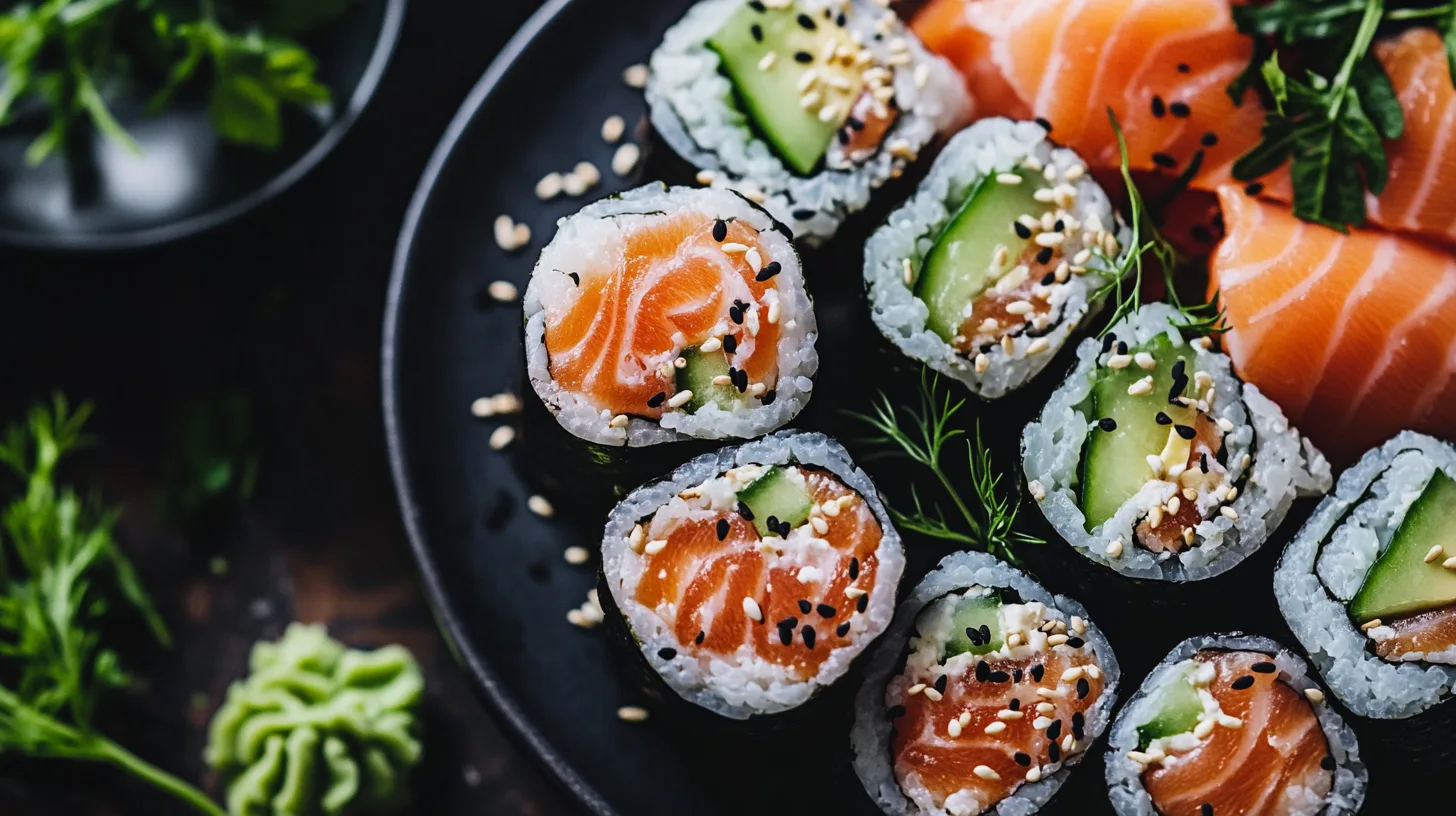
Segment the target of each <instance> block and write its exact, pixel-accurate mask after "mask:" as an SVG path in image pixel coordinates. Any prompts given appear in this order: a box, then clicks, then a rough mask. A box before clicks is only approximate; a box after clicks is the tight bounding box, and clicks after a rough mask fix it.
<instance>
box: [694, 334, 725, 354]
mask: <svg viewBox="0 0 1456 816" xmlns="http://www.w3.org/2000/svg"><path fill="white" fill-rule="evenodd" d="M720 348H723V340H722V338H718V337H709V338H708V339H707V340H704V341H703V344H702V345H700V346H698V350H699V351H701V352H703V353H704V354H712V353H713V352H715V351H717V350H718V349H720Z"/></svg>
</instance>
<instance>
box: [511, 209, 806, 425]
mask: <svg viewBox="0 0 1456 816" xmlns="http://www.w3.org/2000/svg"><path fill="white" fill-rule="evenodd" d="M682 211H698V212H702V213H705V214H708V215H709V217H714V218H719V219H722V220H725V221H741V222H743V223H744V224H746V225H748V226H749V227H751V228H752V229H754V230H756V231H757V233H758V240H759V241H760V242H761V243H762V244H763V245H764V247H765V248H766V249H767V250H769V252H770V254H771V255H772V256H773V257H775V258H780V259H782V266H783V271H782V272H780V273H779V274H778V275H777V276H776V277H775V279H774V280H775V285H774V287H773V288H771V289H770V290H769V293H766V294H765V303H764V304H763V305H764V306H767V305H768V299H769V298H774V299H776V300H777V303H778V307H779V319H778V324H777V325H778V328H779V332H780V337H779V341H778V352H777V363H778V366H777V367H778V381H777V383H775V384H774V385H773V390H774V391H775V399H774V400H773V401H772V402H771V403H769V404H763V403H762V402H760V401H757V400H753V399H745V400H742V401H739V402H737V403H736V406H737V407H736V408H734V409H732V410H725V409H723V408H720V407H719V406H718V405H717V404H716V403H713V402H708V404H706V405H704V406H703V407H701V408H699V409H698V410H697V411H695V412H691V413H690V412H686V411H668V412H665V413H664V414H663V416H662V418H661V420H660V421H653V420H651V419H648V418H645V417H639V416H630V415H629V419H628V421H627V423H626V425H625V427H623V426H622V425H621V423H620V421H619V422H618V423H616V424H614V423H613V419H614V413H613V412H612V411H610V410H607V409H605V408H602V407H599V406H597V405H594V404H593V403H592V402H591V401H590V400H588V399H587V398H586V397H585V396H583V395H581V394H578V393H575V392H573V391H570V390H568V389H565V388H562V387H561V386H560V385H558V384H557V382H556V381H555V380H554V379H553V377H552V375H551V360H550V355H549V353H548V351H547V348H546V320H547V316H546V312H547V304H549V303H562V302H570V298H572V297H574V295H575V292H576V291H577V290H578V289H579V284H578V282H577V281H576V279H574V278H572V277H571V276H570V274H568V273H571V272H573V271H575V270H579V269H583V268H591V267H594V266H605V265H607V264H610V263H612V262H613V261H614V260H615V257H614V256H613V254H612V253H613V252H614V251H616V250H615V248H617V247H619V246H620V245H621V242H622V237H623V235H624V233H625V232H626V231H627V230H630V229H631V228H632V227H633V226H635V225H637V224H645V223H650V222H651V220H652V219H653V218H656V217H659V216H661V215H662V214H663V213H668V214H671V213H676V212H682ZM524 307H525V320H526V371H527V374H528V375H529V377H530V380H531V386H532V387H533V388H534V389H535V390H536V393H537V395H538V396H540V398H541V401H542V402H543V403H545V405H546V407H547V408H548V409H549V410H550V411H551V413H552V414H553V415H554V416H555V417H556V420H557V421H558V422H559V423H560V424H561V426H562V427H564V428H565V429H566V430H568V431H570V432H571V433H572V434H575V435H576V436H578V437H580V438H582V439H585V440H587V441H589V442H595V443H599V444H603V445H613V446H622V445H626V446H629V447H640V446H644V445H655V444H659V443H663V442H671V441H674V440H679V439H686V438H698V439H725V438H735V437H736V438H742V439H750V438H753V437H755V436H759V435H761V434H764V433H767V432H769V431H772V430H774V429H776V428H779V427H781V426H783V425H785V424H787V423H788V422H789V420H791V419H793V418H794V416H795V415H797V414H798V413H799V411H800V410H802V409H803V407H804V406H805V405H806V404H807V403H808V401H809V398H810V396H811V395H812V392H813V388H814V375H815V374H816V373H817V372H818V369H819V355H818V353H817V352H816V351H815V349H814V342H815V340H816V339H817V337H818V326H817V324H816V322H815V318H814V308H813V304H812V303H811V301H810V299H809V294H808V292H807V291H805V288H804V279H803V270H802V269H801V268H800V266H799V261H798V254H797V253H796V252H795V250H794V247H793V243H792V242H791V240H790V239H789V237H788V235H787V234H786V233H785V231H784V229H783V227H782V225H781V224H779V223H778V222H777V221H775V220H774V219H773V217H771V216H770V215H769V214H768V213H767V212H765V211H764V210H763V208H761V207H759V206H757V205H755V204H753V203H752V202H750V201H748V200H747V199H745V198H743V197H742V196H741V195H738V194H737V193H734V192H732V191H730V190H713V189H692V188H684V187H675V188H668V187H666V186H664V185H662V184H649V185H647V186H644V187H639V188H637V189H635V190H629V191H627V192H624V193H622V194H621V195H619V196H615V197H612V198H608V199H604V200H602V201H598V202H596V203H594V204H591V205H588V206H587V207H585V208H584V209H582V210H581V211H580V212H578V213H576V214H575V215H572V216H569V217H567V218H563V219H562V220H561V221H560V222H559V224H558V225H557V233H556V236H555V237H554V238H553V239H552V240H551V243H550V244H549V245H548V246H547V247H546V248H545V250H543V251H542V253H541V258H540V260H539V261H538V262H537V263H536V267H535V270H534V271H533V272H532V273H531V282H530V284H529V285H528V286H527V287H526V293H525V296H524Z"/></svg>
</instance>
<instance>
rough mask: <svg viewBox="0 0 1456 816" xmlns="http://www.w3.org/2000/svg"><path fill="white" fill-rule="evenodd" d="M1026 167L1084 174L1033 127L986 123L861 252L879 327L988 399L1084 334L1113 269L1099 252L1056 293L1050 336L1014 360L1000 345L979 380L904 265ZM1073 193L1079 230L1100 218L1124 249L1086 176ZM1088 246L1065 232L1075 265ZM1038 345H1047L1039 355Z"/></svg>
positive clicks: (1119, 228) (1019, 340) (1030, 338)
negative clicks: (979, 189)
mask: <svg viewBox="0 0 1456 816" xmlns="http://www.w3.org/2000/svg"><path fill="white" fill-rule="evenodd" d="M1028 159H1032V160H1034V161H1035V164H1034V165H1033V166H1047V167H1055V168H1056V169H1057V171H1058V173H1059V174H1064V173H1065V172H1066V171H1067V170H1068V169H1070V168H1074V167H1076V168H1080V169H1081V170H1085V169H1086V164H1085V163H1084V162H1083V161H1082V159H1081V158H1080V157H1079V156H1077V154H1076V153H1073V152H1072V151H1070V150H1067V149H1065V148H1059V147H1054V146H1053V144H1052V142H1051V141H1050V140H1049V139H1048V138H1047V132H1046V130H1045V129H1044V128H1043V127H1042V126H1041V125H1039V124H1037V123H1035V122H1013V121H1012V120H1010V119H984V120H982V121H980V122H977V123H976V124H974V125H972V126H971V127H969V128H967V129H966V130H964V131H962V132H961V133H960V134H958V135H956V136H955V138H953V139H951V141H950V143H949V144H948V145H947V146H946V148H945V150H944V151H943V152H942V153H941V154H940V156H939V157H938V158H937V159H936V161H935V164H934V166H933V167H932V168H931V170H930V175H929V176H928V177H927V178H926V179H925V181H924V182H922V183H921V185H920V188H919V190H918V191H917V192H916V194H915V196H914V197H913V198H911V199H910V200H909V201H907V202H906V203H905V204H904V205H903V206H902V207H900V208H899V209H897V210H896V211H895V212H894V213H893V214H892V215H891V216H890V217H889V219H888V220H887V221H886V222H885V224H884V226H882V227H880V228H879V229H878V230H876V231H875V233H874V234H873V235H871V236H870V239H869V241H868V242H867V243H866V244H865V262H864V276H865V286H866V287H867V288H868V291H869V300H870V306H871V315H872V317H873V319H874V322H875V325H876V326H878V327H879V329H880V331H881V332H882V333H883V334H884V335H885V337H886V338H888V339H889V340H890V342H892V343H894V344H895V346H896V347H898V348H899V349H900V351H902V352H903V353H904V354H905V355H906V356H908V357H910V358H912V359H915V360H919V361H921V362H924V363H925V364H926V365H928V366H930V367H931V368H933V369H935V370H936V371H939V372H941V373H942V374H945V375H947V376H950V377H953V378H955V379H957V380H959V381H960V382H962V383H964V384H965V385H966V387H967V388H969V389H970V390H971V391H972V392H974V393H976V394H979V395H981V396H983V397H986V398H989V399H995V398H997V397H1001V396H1004V395H1006V394H1007V393H1009V392H1011V391H1012V390H1014V389H1016V388H1018V387H1020V386H1022V385H1024V384H1025V383H1027V382H1028V381H1030V380H1031V379H1032V378H1033V377H1035V376H1036V375H1037V374H1038V373H1039V372H1041V371H1042V369H1044V368H1046V366H1047V365H1048V364H1049V363H1050V362H1051V361H1052V359H1053V358H1054V357H1056V353H1057V351H1058V350H1060V349H1061V348H1062V347H1063V346H1064V345H1065V344H1066V343H1067V340H1068V339H1069V338H1070V337H1071V336H1072V333H1073V332H1075V331H1076V330H1077V328H1078V326H1079V325H1081V324H1082V323H1083V322H1084V321H1085V320H1086V319H1087V318H1088V317H1089V316H1090V315H1092V314H1094V313H1095V312H1096V311H1097V310H1098V309H1099V308H1100V306H1101V304H1100V302H1098V300H1097V299H1096V297H1095V295H1096V293H1097V291H1098V289H1099V288H1101V287H1102V286H1103V284H1105V283H1106V282H1108V280H1109V279H1110V278H1109V277H1108V276H1109V274H1110V273H1111V270H1112V269H1113V264H1112V263H1110V262H1109V261H1108V259H1107V257H1106V255H1105V254H1103V253H1102V252H1100V251H1099V252H1097V253H1095V254H1094V255H1093V256H1092V257H1091V258H1090V259H1089V260H1088V261H1087V263H1086V265H1085V266H1086V270H1087V271H1086V273H1085V274H1080V275H1074V276H1072V277H1070V278H1068V280H1067V281H1066V282H1065V283H1063V284H1059V285H1057V286H1055V287H1053V293H1052V295H1051V297H1052V298H1053V299H1052V300H1051V303H1052V305H1053V312H1052V313H1051V314H1052V318H1053V319H1052V321H1051V324H1050V328H1049V329H1047V330H1044V331H1038V332H1026V333H1023V334H1022V335H1020V336H1017V337H1015V338H1013V341H1012V348H1011V350H1010V351H1009V352H1008V351H1007V350H1006V349H1005V348H1004V347H1003V346H1001V345H999V344H998V345H993V346H991V347H990V348H989V349H987V350H986V351H985V352H984V353H985V354H986V356H987V357H988V358H989V366H987V367H986V369H985V370H984V372H978V371H977V370H976V366H975V365H974V362H973V359H972V358H971V357H970V356H967V355H966V354H963V353H961V352H959V351H957V350H956V349H955V348H954V347H953V346H952V345H951V344H950V343H948V342H946V340H945V339H943V338H942V337H941V336H940V335H938V334H936V333H935V332H934V331H931V330H930V329H929V328H927V326H926V323H927V319H928V316H929V308H928V307H927V306H926V304H925V302H924V301H923V300H921V299H920V298H919V297H916V295H915V293H914V291H913V290H912V283H911V282H909V281H907V280H906V275H905V263H906V261H907V260H908V261H909V262H910V263H911V265H912V266H913V267H914V268H915V269H917V270H918V269H919V268H920V265H921V262H922V259H924V258H925V257H926V256H927V255H928V254H929V253H930V251H931V249H932V248H933V247H934V246H935V244H936V241H937V239H938V238H939V237H940V234H941V231H942V230H943V229H944V228H945V227H946V225H947V224H948V223H949V222H950V221H951V219H952V217H954V216H955V214H956V211H957V210H958V209H959V208H960V204H961V203H962V202H963V201H964V200H965V198H966V196H967V195H968V194H969V192H970V191H971V190H973V189H974V188H975V186H976V184H977V182H979V181H981V180H982V179H983V178H986V177H988V176H993V175H996V174H998V173H1006V172H1010V171H1012V170H1015V169H1016V168H1018V167H1020V166H1022V165H1023V164H1024V163H1025V162H1026V161H1027V160H1028ZM1073 186H1074V187H1075V189H1076V190H1077V196H1076V199H1075V206H1074V207H1073V210H1072V212H1073V215H1074V216H1075V217H1076V218H1077V219H1078V221H1080V222H1082V223H1084V224H1086V223H1092V222H1093V220H1094V219H1095V221H1096V222H1100V223H1101V224H1104V225H1107V226H1108V227H1109V228H1111V230H1112V231H1113V232H1114V234H1115V235H1116V237H1117V240H1118V243H1119V246H1125V245H1126V244H1127V242H1128V241H1129V240H1130V236H1131V232H1130V231H1129V230H1128V229H1127V228H1126V227H1125V226H1124V225H1122V223H1121V219H1120V218H1119V217H1118V216H1117V214H1116V213H1115V212H1114V210H1113V208H1112V203H1111V201H1109V200H1108V198H1107V194H1106V193H1105V192H1103V190H1102V188H1101V187H1099V186H1098V185H1097V183H1096V182H1095V181H1093V180H1092V177H1091V176H1090V175H1083V176H1081V177H1080V178H1078V179H1077V180H1076V181H1075V182H1073ZM1008 226H1009V225H1008ZM1086 237H1087V236H1086V234H1085V233H1083V232H1081V231H1070V230H1069V231H1068V233H1067V240H1066V242H1065V243H1064V244H1062V246H1061V254H1062V255H1063V256H1064V257H1066V258H1072V257H1074V256H1075V255H1077V254H1078V253H1079V252H1081V251H1082V250H1084V249H1096V247H1093V246H1090V245H1088V243H1087V242H1086V241H1085V238H1086ZM1038 340H1042V341H1044V342H1042V343H1039V344H1038V347H1036V348H1035V349H1033V346H1032V344H1033V343H1035V342H1037V341H1038Z"/></svg>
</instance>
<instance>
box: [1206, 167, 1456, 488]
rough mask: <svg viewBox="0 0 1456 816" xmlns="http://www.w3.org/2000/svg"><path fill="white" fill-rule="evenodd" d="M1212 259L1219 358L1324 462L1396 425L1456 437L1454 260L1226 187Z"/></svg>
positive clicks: (1340, 458) (1342, 457)
mask: <svg viewBox="0 0 1456 816" xmlns="http://www.w3.org/2000/svg"><path fill="white" fill-rule="evenodd" d="M1219 201H1220V206H1221V208H1222V211H1223V217H1224V223H1225V225H1226V228H1227V231H1228V237H1227V238H1225V239H1224V241H1223V242H1222V243H1221V244H1220V245H1219V247H1218V250H1217V251H1216V252H1215V253H1214V255H1213V257H1212V259H1211V261H1210V264H1209V269H1210V282H1209V287H1210V288H1209V292H1210V295H1212V294H1213V293H1214V292H1221V295H1222V302H1223V305H1224V307H1225V308H1226V309H1227V315H1228V325H1229V327H1230V331H1229V332H1228V334H1227V335H1226V337H1225V345H1226V348H1227V351H1228V353H1229V356H1230V357H1232V358H1233V360H1234V365H1235V367H1236V368H1237V370H1238V372H1239V374H1240V376H1242V377H1243V378H1244V379H1245V380H1247V381H1249V382H1252V383H1254V384H1256V385H1258V386H1259V388H1260V389H1261V390H1262V391H1263V392H1264V393H1265V394H1267V395H1268V396H1269V397H1271V398H1272V399H1273V400H1274V401H1275V402H1277V403H1279V405H1280V406H1281V407H1282V408H1283V409H1284V413H1285V414H1286V415H1287V416H1288V417H1289V418H1290V420H1291V421H1292V422H1294V423H1295V424H1296V425H1298V426H1299V428H1300V430H1301V431H1302V432H1304V433H1305V434H1306V435H1307V436H1309V437H1310V438H1311V439H1312V440H1313V441H1314V442H1315V444H1317V445H1318V446H1320V448H1321V449H1322V450H1324V451H1325V452H1326V454H1327V455H1329V457H1330V458H1331V460H1333V461H1337V462H1351V461H1354V459H1355V458H1356V457H1358V456H1359V455H1360V453H1361V452H1362V451H1364V450H1366V449H1368V448H1370V447H1373V446H1374V445H1377V444H1379V443H1380V442H1383V441H1384V440H1386V439H1388V438H1390V437H1391V436H1393V435H1394V434H1395V433H1397V432H1399V431H1401V430H1418V431H1424V432H1427V433H1431V434H1434V435H1436V436H1443V437H1446V438H1451V437H1452V436H1453V435H1456V401H1453V400H1456V377H1453V376H1452V373H1453V371H1456V259H1453V258H1452V256H1451V255H1450V254H1448V253H1446V252H1444V251H1442V250H1439V249H1436V248H1433V247H1432V246H1430V245H1428V244H1426V243H1424V242H1422V241H1420V240H1418V239H1414V238H1410V237H1404V236H1398V235H1392V234H1387V233H1382V232H1373V231H1362V230H1355V231H1352V232H1351V233H1350V234H1348V235H1345V234H1341V233H1339V232H1336V231H1334V230H1331V229H1328V228H1325V227H1321V226H1318V225H1314V224H1308V223H1305V222H1303V221H1300V220H1299V219H1297V218H1295V217H1294V215H1293V214H1292V213H1291V212H1290V211H1289V209H1288V208H1287V207H1285V206H1283V205H1280V204H1274V203H1270V202H1264V201H1260V200H1257V199H1254V198H1251V197H1249V196H1248V195H1246V194H1245V193H1244V192H1243V191H1242V190H1240V189H1239V188H1236V187H1224V188H1222V189H1220V191H1219Z"/></svg>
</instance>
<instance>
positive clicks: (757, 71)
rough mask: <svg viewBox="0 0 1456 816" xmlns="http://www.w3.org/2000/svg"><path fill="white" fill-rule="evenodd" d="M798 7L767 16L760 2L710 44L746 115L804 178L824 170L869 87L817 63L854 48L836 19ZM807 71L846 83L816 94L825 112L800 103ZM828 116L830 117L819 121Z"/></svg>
mask: <svg viewBox="0 0 1456 816" xmlns="http://www.w3.org/2000/svg"><path fill="white" fill-rule="evenodd" d="M800 6H801V4H798V3H795V4H793V5H791V6H789V7H788V8H783V9H769V8H765V7H764V6H763V5H762V4H760V3H744V4H743V6H742V7H741V8H740V9H739V10H738V11H737V13H735V14H734V15H733V16H732V17H731V18H729V20H728V22H726V23H724V24H723V27H722V28H720V29H718V31H717V32H716V33H715V34H713V36H712V37H711V38H710V39H709V40H708V43H707V45H708V47H709V48H711V49H712V50H713V51H715V52H717V54H718V57H719V58H720V59H721V60H722V63H723V69H724V70H725V71H726V72H727V73H728V78H729V79H731V80H732V81H733V88H734V90H735V91H737V93H738V99H739V101H740V102H741V103H742V105H743V107H744V111H745V112H746V113H747V114H748V116H749V118H750V119H752V120H753V124H754V125H755V126H756V127H757V128H758V130H759V132H760V133H762V134H763V136H764V138H765V139H767V140H768V142H769V144H771V145H772V146H773V148H774V150H776V151H778V154H779V156H780V157H781V158H783V159H784V161H786V162H788V164H789V166H790V167H792V168H793V170H794V171H795V172H797V173H799V174H800V175H804V176H807V175H810V174H811V173H813V172H814V169H815V168H816V167H818V166H819V163H820V161H822V160H823V158H824V155H825V154H826V153H827V152H828V151H829V146H830V144H832V143H833V140H834V137H835V133H836V132H838V130H839V129H840V127H842V126H843V125H844V123H845V122H846V121H847V120H848V119H849V114H850V110H851V108H852V107H853V104H854V101H855V99H856V98H858V96H859V95H860V93H861V91H862V90H863V89H864V80H863V78H862V77H861V76H860V75H859V73H858V72H857V71H855V70H854V69H852V68H850V67H847V66H844V65H842V64H840V63H838V62H835V63H834V64H833V65H826V64H825V63H823V62H821V61H820V57H821V56H822V55H823V54H824V52H825V50H826V49H829V48H838V47H839V46H841V45H846V46H847V45H851V43H850V39H849V34H848V32H846V31H845V30H844V28H842V27H840V25H839V24H838V22H837V21H836V20H835V19H833V18H826V16H825V15H824V14H810V13H809V11H810V10H809V9H807V8H801V7H800ZM769 53H773V54H774V55H775V56H774V58H773V60H772V64H771V65H768V66H767V67H763V64H764V62H763V61H764V59H765V58H766V57H767V55H768V54H769ZM810 69H813V70H816V71H817V72H818V73H819V75H820V77H821V78H824V79H826V80H828V79H830V78H831V77H834V78H837V79H836V80H835V81H836V82H838V79H843V80H847V82H838V84H841V85H847V89H846V88H837V87H834V86H833V85H831V84H830V83H829V82H828V81H825V82H821V83H820V84H819V85H818V86H817V90H818V93H819V95H820V97H821V98H822V100H823V105H822V106H815V107H814V109H813V110H809V109H806V108H805V107H804V106H803V105H802V104H800V100H801V98H802V94H801V93H800V91H799V83H800V81H801V80H802V79H803V77H804V73H805V72H806V71H808V70H810ZM823 110H830V112H831V114H833V115H830V116H827V117H824V116H821V115H820V113H821V111H823Z"/></svg>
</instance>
